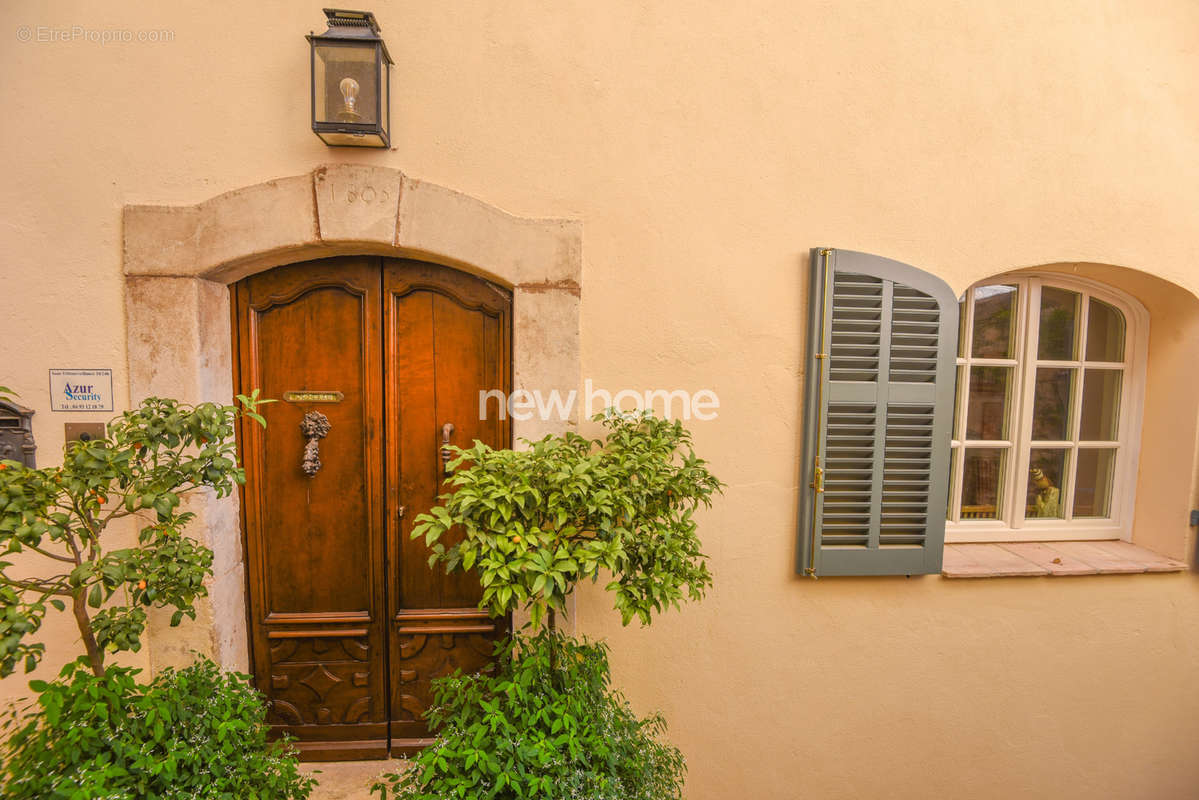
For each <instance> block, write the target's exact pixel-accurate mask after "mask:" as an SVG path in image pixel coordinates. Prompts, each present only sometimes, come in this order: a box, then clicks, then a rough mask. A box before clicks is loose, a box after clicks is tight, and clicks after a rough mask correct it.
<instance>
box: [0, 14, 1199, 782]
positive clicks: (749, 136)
mask: <svg viewBox="0 0 1199 800" xmlns="http://www.w3.org/2000/svg"><path fill="white" fill-rule="evenodd" d="M320 7H321V4H319V3H296V2H282V1H280V2H273V3H267V2H264V3H255V4H252V5H247V4H219V3H218V4H211V3H209V4H186V5H178V4H154V3H113V4H106V5H105V6H104V7H100V6H96V5H95V4H90V3H82V2H78V3H69V2H56V3H54V4H52V5H50V4H38V5H32V4H31V5H27V6H22V7H16V6H13V7H11V8H9V9H7V12H8V13H7V14H6V16H5V26H4V29H3V30H0V36H4V37H7V41H6V43H5V44H4V45H3V47H0V76H3V77H0V98H2V100H3V107H4V108H5V109H6V111H7V113H6V124H5V125H4V126H3V127H2V128H0V152H3V153H4V155H5V176H4V177H5V179H4V181H3V182H0V209H3V212H4V223H3V225H0V246H2V247H3V251H2V252H4V253H5V258H4V261H3V268H2V270H3V280H4V283H3V284H0V287H2V288H0V298H2V301H3V302H2V307H3V308H4V316H3V322H0V326H2V327H0V331H2V335H0V383H4V384H7V385H10V386H13V387H14V388H16V389H17V390H18V391H19V392H21V395H22V397H21V399H22V402H24V403H26V404H27V405H31V406H32V407H34V408H35V409H37V411H38V413H37V416H36V417H35V431H36V434H37V437H38V443H39V447H40V450H39V455H40V456H41V461H42V463H51V462H52V461H53V454H54V453H55V452H56V451H57V450H58V448H59V447H60V446H61V443H62V423H63V422H65V421H82V420H85V419H89V418H90V417H88V416H87V415H82V414H78V415H66V414H52V413H51V412H50V411H49V408H48V399H47V395H46V392H47V379H46V370H47V369H48V368H51V367H71V366H88V367H112V368H113V370H114V376H115V380H116V386H117V396H118V398H119V399H126V400H127V399H128V392H129V385H130V382H129V375H128V372H127V368H126V356H127V351H126V338H127V336H126V309H125V303H124V298H125V293H126V286H125V283H124V281H123V279H122V270H123V268H124V267H123V264H122V248H121V242H122V235H123V231H122V209H123V208H124V207H125V206H126V205H138V204H149V205H174V206H186V205H193V204H196V203H199V202H201V201H204V200H207V199H209V198H211V197H213V196H215V195H218V194H220V193H223V192H227V191H230V190H233V189H237V188H239V187H244V186H252V185H256V184H259V183H262V182H265V181H268V180H272V179H276V178H283V177H288V176H296V175H303V174H306V173H309V172H310V171H311V170H313V169H314V168H315V167H317V166H318V165H321V164H326V163H338V162H344V163H358V164H368V165H375V166H386V167H392V168H396V169H400V170H402V171H403V172H404V173H405V174H406V175H408V176H412V177H414V178H419V179H423V180H427V181H430V182H432V183H435V184H437V185H440V186H444V187H449V188H451V189H454V190H456V191H459V192H463V193H465V194H466V195H469V196H471V197H475V198H479V199H480V200H483V201H485V202H487V203H489V204H492V205H494V206H497V207H499V208H502V209H505V210H507V211H509V212H511V213H513V214H516V215H519V216H522V217H567V218H574V219H578V220H581V221H582V224H583V227H584V231H585V233H584V237H583V261H584V271H583V275H584V279H583V283H582V311H581V313H582V339H581V348H582V369H581V372H580V375H579V380H580V382H581V381H582V380H583V378H591V379H592V380H593V381H594V382H595V384H596V385H598V386H604V387H607V388H610V389H613V390H615V389H620V388H637V389H645V388H664V389H673V388H684V389H689V390H697V389H700V388H710V389H713V390H715V391H716V392H717V393H718V394H719V396H720V400H721V411H720V417H719V419H718V420H717V421H714V422H707V423H696V424H695V425H694V428H695V433H696V440H697V444H698V447H699V449H700V451H701V453H702V454H703V455H705V456H706V457H708V458H709V459H710V460H711V461H712V462H713V467H714V469H715V471H716V472H717V473H718V474H719V475H721V476H722V477H723V478H724V479H725V480H726V481H728V482H729V484H730V485H729V487H728V491H727V493H726V496H725V498H724V499H723V500H722V501H721V502H720V503H718V505H717V506H716V507H715V508H714V509H713V510H712V511H711V512H710V513H707V514H705V515H704V518H703V522H704V526H703V530H704V533H705V540H706V542H707V544H708V550H709V552H710V554H711V555H712V558H713V567H714V571H715V574H716V580H717V583H716V586H715V588H714V590H713V592H712V594H711V596H710V597H709V599H708V600H707V601H706V602H705V603H703V604H702V605H696V606H690V607H687V608H686V609H685V610H684V611H682V612H681V613H677V614H672V615H667V616H665V617H663V618H662V619H661V621H660V622H659V623H657V624H655V626H654V627H652V628H650V629H647V630H639V629H636V628H631V629H621V628H620V626H619V624H618V623H617V621H616V618H615V616H614V614H613V613H612V612H611V611H610V610H609V607H610V605H609V603H608V601H607V598H604V597H601V596H598V595H597V594H596V593H593V592H586V593H584V594H583V596H582V597H580V599H579V613H578V622H579V625H580V628H581V629H582V630H583V631H585V632H588V633H590V634H592V635H599V636H606V637H608V638H609V639H610V642H611V644H612V645H613V660H614V663H615V667H616V677H617V681H618V682H619V684H620V685H621V686H622V687H624V689H625V690H626V692H627V694H628V695H629V697H630V698H631V700H632V701H633V703H634V705H635V706H636V707H637V708H638V709H640V710H650V709H655V708H656V709H661V710H662V711H663V712H664V713H665V714H666V715H667V717H668V719H669V720H670V723H671V726H672V737H673V738H674V739H675V740H676V741H677V742H678V743H679V744H680V745H682V746H683V748H684V750H685V752H686V754H687V755H688V757H689V759H690V764H691V778H690V781H689V794H688V796H689V797H690V798H694V799H695V800H708V799H709V798H727V797H761V798H791V797H797V796H809V797H882V796H893V797H924V796H927V795H929V794H932V793H934V792H941V793H946V794H950V795H952V796H963V797H966V796H969V797H1010V796H1030V797H1032V796H1060V797H1087V796H1106V797H1122V798H1134V797H1186V796H1192V795H1193V794H1194V793H1195V791H1196V787H1197V786H1199V766H1196V765H1197V764H1199V761H1196V759H1195V758H1194V753H1193V750H1194V744H1193V743H1194V742H1195V741H1196V740H1199V693H1196V692H1195V689H1194V676H1195V674H1196V672H1197V671H1199V637H1196V635H1195V631H1197V630H1199V581H1197V579H1196V578H1195V577H1194V576H1193V575H1190V574H1184V575H1164V576H1140V577H1132V578H1129V577H1088V578H1075V579H1005V580H992V581H981V582H957V583H955V582H953V581H948V580H943V579H940V578H913V579H910V580H908V579H902V578H899V579H871V580H858V579H849V580H821V581H817V582H812V581H807V580H800V579H798V578H796V577H795V576H794V574H793V570H792V564H793V561H794V526H795V515H796V490H797V489H796V484H797V475H798V464H797V460H798V442H799V430H798V428H797V420H798V417H799V414H798V411H799V401H800V396H801V381H802V375H801V363H802V345H803V343H802V319H803V311H802V309H803V303H804V291H805V286H804V284H805V279H804V277H803V275H804V270H803V266H804V259H805V258H806V255H805V254H806V252H807V250H808V248H810V247H812V246H837V247H845V248H850V249H857V250H864V251H868V252H874V253H878V254H881V255H886V256H888V257H891V258H896V259H899V260H901V261H905V262H908V263H911V264H914V265H916V266H920V267H922V268H925V269H929V270H931V271H934V272H937V273H938V274H940V275H942V276H943V277H945V278H946V279H947V280H948V281H949V282H950V283H951V284H952V285H953V286H954V287H955V288H956V289H963V288H964V287H966V286H967V285H968V284H970V283H971V282H973V281H975V280H977V279H980V278H982V277H985V276H989V275H993V274H996V273H999V272H1003V271H1007V270H1011V269H1014V268H1019V267H1029V266H1034V265H1044V264H1069V263H1093V264H1114V265H1120V266H1122V267H1126V268H1131V269H1133V270H1139V271H1142V272H1145V273H1149V274H1151V275H1153V276H1157V278H1160V279H1164V280H1165V281H1170V282H1172V283H1173V284H1174V285H1173V286H1170V285H1167V284H1163V283H1161V282H1160V281H1157V278H1155V279H1152V280H1150V279H1141V278H1135V277H1134V278H1129V281H1130V283H1129V285H1128V286H1126V287H1125V288H1126V289H1127V290H1128V291H1130V292H1131V293H1133V294H1134V295H1137V296H1138V297H1139V298H1140V299H1141V300H1142V302H1144V303H1145V304H1146V305H1147V306H1149V307H1150V310H1151V312H1154V308H1155V306H1156V307H1157V309H1158V310H1159V311H1160V315H1161V316H1160V318H1154V319H1153V320H1152V322H1151V326H1152V331H1153V334H1152V336H1153V337H1155V338H1154V339H1153V341H1151V351H1152V352H1151V364H1150V373H1151V375H1150V381H1151V386H1150V390H1149V392H1148V394H1147V400H1146V402H1147V405H1148V406H1149V407H1151V408H1153V409H1156V410H1157V411H1155V413H1153V414H1152V415H1150V414H1147V415H1146V422H1145V437H1146V443H1147V444H1146V448H1145V453H1144V457H1145V458H1146V459H1147V460H1146V461H1145V462H1144V463H1143V466H1146V467H1148V465H1151V464H1152V465H1156V466H1154V467H1153V469H1152V470H1150V469H1148V468H1146V469H1143V470H1142V474H1141V478H1140V482H1139V491H1140V493H1141V494H1140V497H1139V499H1138V506H1137V522H1136V524H1137V536H1138V540H1139V541H1140V540H1142V537H1145V538H1144V541H1152V542H1153V543H1154V544H1155V546H1157V547H1159V548H1160V549H1163V550H1167V551H1171V552H1173V553H1177V554H1183V553H1186V554H1188V555H1193V552H1192V551H1193V549H1194V546H1193V543H1191V544H1188V543H1187V538H1186V537H1187V536H1188V531H1187V530H1186V529H1185V526H1184V525H1180V523H1179V522H1178V520H1179V519H1181V518H1183V517H1184V516H1185V513H1186V511H1187V509H1188V508H1190V507H1193V506H1194V504H1195V500H1196V497H1195V494H1194V488H1195V485H1196V484H1195V473H1194V468H1193V465H1194V462H1195V440H1196V427H1197V426H1196V401H1195V399H1194V398H1195V395H1196V393H1195V391H1194V388H1195V387H1194V379H1193V377H1192V376H1191V375H1190V373H1191V372H1193V371H1194V364H1195V359H1194V357H1193V342H1194V340H1195V333H1196V331H1195V328H1196V321H1195V316H1194V302H1195V301H1194V300H1193V298H1191V297H1188V296H1186V295H1182V294H1180V292H1181V291H1183V289H1185V290H1189V291H1190V292H1192V293H1195V292H1197V291H1199V266H1197V264H1199V229H1197V225H1196V222H1195V209H1196V208H1199V135H1197V134H1199V47H1197V46H1199V6H1197V5H1196V4H1195V3H1193V2H1191V0H1156V1H1155V2H1144V0H1135V1H1134V0H1124V1H1123V2H1112V3H1106V4H1102V5H1098V6H1097V5H1096V4H1094V3H1088V2H1083V0H1047V2H1042V3H1037V4H1023V3H1022V4H1013V3H1007V2H979V3H957V2H949V1H948V0H906V1H905V2H902V3H891V4H883V3H858V2H844V3H826V2H819V1H818V0H786V2H783V1H782V0H780V1H779V2H754V3H750V4H741V5H737V4H728V3H707V2H704V3H683V2H669V3H668V2H663V3H641V2H636V3H634V2H624V0H616V1H615V2H611V3H603V4H596V3H578V2H561V0H555V1H554V2H549V1H548V0H547V1H545V2H504V3H499V2H494V3H488V2H467V1H466V0H464V2H460V3H456V4H454V5H453V7H452V9H451V8H448V7H447V6H445V5H444V4H430V3H426V4H415V3H398V2H391V3H382V2H381V3H377V4H371V6H370V7H372V8H373V10H374V11H375V12H376V13H377V15H378V17H379V19H380V22H381V24H382V25H383V30H384V35H385V36H386V38H387V41H388V44H389V46H390V48H391V51H392V53H393V54H394V55H395V58H396V61H397V64H396V67H395V69H394V71H393V106H394V109H395V112H394V114H393V118H392V123H393V128H394V149H393V150H391V151H386V152H384V151H355V150H344V149H342V150H334V149H329V148H327V147H325V146H324V145H323V144H322V143H321V142H320V141H319V140H318V139H317V138H316V137H315V136H314V135H313V134H312V133H311V131H310V130H309V129H308V101H307V80H308V78H307V69H308V66H307V45H306V43H305V42H304V41H303V38H302V37H303V34H304V33H306V32H308V31H309V30H310V29H314V28H318V27H319V23H320V20H321V19H322V18H323V17H322V14H321V13H320ZM22 25H28V26H31V33H32V34H33V35H34V37H35V38H36V36H37V26H39V25H41V26H57V27H65V28H67V29H68V30H69V29H70V27H71V26H74V25H77V26H80V27H81V28H83V29H88V30H102V29H114V28H115V29H128V30H131V31H138V30H143V29H166V30H170V31H173V41H169V42H164V43H155V44H149V43H138V42H136V41H135V42H130V43H124V44H108V45H103V44H100V43H92V42H90V41H87V40H86V39H77V40H75V41H67V42H54V43H51V42H37V41H31V42H21V41H18V40H17V35H18V34H19V32H20V31H19V28H20V26H22ZM246 222H247V223H248V224H250V225H251V226H252V224H253V220H247V221H246ZM1110 274H1111V276H1112V279H1113V280H1114V279H1115V277H1116V273H1114V272H1113V273H1110ZM1121 274H1122V273H1121ZM1155 281H1156V282H1155ZM1178 287H1182V289H1180V288H1178ZM1154 313H1156V312H1154ZM1162 320H1166V321H1165V322H1162ZM1159 322H1162V324H1159ZM26 336H27V337H28V338H24V337H26ZM18 337H22V338H18ZM1158 337H1163V338H1158ZM1163 376H1164V378H1165V379H1163ZM1171 378H1174V379H1176V382H1175V381H1172V380H1171ZM1150 439H1152V440H1153V441H1155V442H1157V443H1159V444H1158V445H1156V446H1155V447H1154V448H1152V452H1150V449H1151V448H1150V447H1149V446H1148V442H1149V441H1150ZM1162 450H1166V451H1167V452H1166V453H1165V454H1163V453H1162ZM1179 464H1182V465H1183V466H1182V467H1179V466H1178V465H1179ZM1167 466H1170V469H1166V467H1167ZM1146 497H1152V502H1151V503H1150V502H1142V500H1143V499H1144V498H1146ZM1147 509H1151V510H1149V511H1147ZM55 630H57V628H55ZM67 630H69V628H67ZM64 655H65V649H64V648H61V647H60V648H58V649H56V651H55V652H54V653H53V654H52V658H51V661H53V660H54V659H59V660H61V658H62V657H64ZM139 657H141V658H148V656H147V655H146V654H143V655H142V656H139ZM147 663H148V662H147ZM21 685H22V683H21V679H16V681H15V682H14V680H13V679H9V680H6V681H3V682H0V693H4V694H12V693H14V692H18V691H20V689H21Z"/></svg>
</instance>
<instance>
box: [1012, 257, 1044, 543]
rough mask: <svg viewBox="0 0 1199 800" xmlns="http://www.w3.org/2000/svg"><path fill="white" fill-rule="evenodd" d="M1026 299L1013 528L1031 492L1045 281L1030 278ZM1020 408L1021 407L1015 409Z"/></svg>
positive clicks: (1015, 436)
mask: <svg viewBox="0 0 1199 800" xmlns="http://www.w3.org/2000/svg"><path fill="white" fill-rule="evenodd" d="M1024 294H1025V301H1024V303H1023V304H1022V307H1021V313H1022V319H1021V320H1020V335H1021V345H1022V346H1023V350H1022V351H1021V352H1022V353H1023V356H1024V357H1023V361H1024V364H1023V366H1022V367H1021V368H1020V369H1018V370H1017V373H1018V375H1019V379H1018V384H1017V385H1018V386H1019V387H1020V388H1019V392H1020V402H1019V404H1018V406H1019V407H1018V412H1019V415H1018V416H1016V417H1014V418H1013V425H1014V427H1015V430H1014V431H1013V432H1012V439H1013V441H1015V442H1016V447H1014V448H1013V450H1012V454H1011V457H1010V458H1009V459H1008V460H1009V461H1011V462H1012V464H1011V472H1010V477H1009V479H1008V483H1009V485H1010V487H1011V492H1010V496H1009V504H1008V520H1009V523H1008V524H1010V525H1011V527H1012V529H1013V530H1017V531H1018V530H1020V529H1022V528H1023V527H1024V513H1025V498H1026V496H1027V494H1028V463H1029V455H1030V453H1029V443H1030V441H1031V439H1032V407H1033V397H1034V394H1035V390H1036V384H1037V382H1036V376H1037V335H1036V328H1037V327H1038V325H1037V323H1038V322H1039V320H1040V314H1039V313H1038V312H1039V309H1040V307H1041V282H1040V281H1038V280H1036V279H1035V278H1033V279H1030V280H1029V282H1028V290H1027V291H1026V292H1025V293H1024ZM1014 410H1017V409H1014Z"/></svg>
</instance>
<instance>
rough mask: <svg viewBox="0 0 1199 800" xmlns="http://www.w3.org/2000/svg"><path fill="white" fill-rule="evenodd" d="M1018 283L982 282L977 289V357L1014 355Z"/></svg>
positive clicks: (975, 298) (975, 296) (974, 339)
mask: <svg viewBox="0 0 1199 800" xmlns="http://www.w3.org/2000/svg"><path fill="white" fill-rule="evenodd" d="M1015 322H1016V287H1015V286H979V287H978V288H976V289H975V290H974V336H973V344H972V345H971V347H972V348H973V355H974V357H975V358H1012V357H1013V356H1012V353H1013V348H1014V347H1015V339H1016V337H1015V336H1014V335H1013V326H1014V325H1015Z"/></svg>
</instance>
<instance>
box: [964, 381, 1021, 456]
mask: <svg viewBox="0 0 1199 800" xmlns="http://www.w3.org/2000/svg"><path fill="white" fill-rule="evenodd" d="M1011 385H1012V367H979V366H973V367H971V368H970V393H969V394H968V395H967V397H966V402H967V407H966V438H967V439H987V440H991V441H995V440H1004V439H1006V438H1007V407H1008V400H1009V398H1010V396H1011Z"/></svg>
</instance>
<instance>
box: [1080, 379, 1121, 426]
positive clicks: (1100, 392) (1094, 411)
mask: <svg viewBox="0 0 1199 800" xmlns="http://www.w3.org/2000/svg"><path fill="white" fill-rule="evenodd" d="M1123 379H1124V371H1123V370H1119V369H1088V370H1086V374H1085V376H1084V377H1083V381H1082V412H1081V415H1080V416H1081V417H1082V418H1081V419H1080V420H1079V432H1078V438H1079V439H1081V440H1083V441H1084V442H1085V441H1102V442H1114V441H1115V440H1116V438H1117V437H1116V432H1117V430H1118V429H1119V422H1120V384H1121V382H1122V381H1123Z"/></svg>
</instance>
